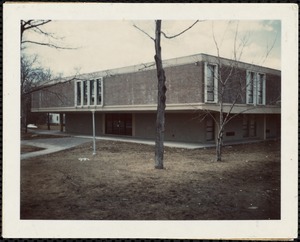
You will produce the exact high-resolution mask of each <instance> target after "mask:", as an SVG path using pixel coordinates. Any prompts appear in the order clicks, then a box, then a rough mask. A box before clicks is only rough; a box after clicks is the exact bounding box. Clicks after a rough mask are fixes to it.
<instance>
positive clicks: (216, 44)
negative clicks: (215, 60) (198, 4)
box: [212, 22, 220, 57]
mask: <svg viewBox="0 0 300 242" xmlns="http://www.w3.org/2000/svg"><path fill="white" fill-rule="evenodd" d="M212 34H213V40H214V43H215V46H216V49H217V55H218V57H220V49H219V45H218V42H217V41H216V37H215V31H214V24H213V22H212Z"/></svg>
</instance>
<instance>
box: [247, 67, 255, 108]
mask: <svg viewBox="0 0 300 242" xmlns="http://www.w3.org/2000/svg"><path fill="white" fill-rule="evenodd" d="M254 82H255V73H254V72H252V71H251V72H248V74H247V103H248V104H252V103H254Z"/></svg>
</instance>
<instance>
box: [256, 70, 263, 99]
mask: <svg viewBox="0 0 300 242" xmlns="http://www.w3.org/2000/svg"><path fill="white" fill-rule="evenodd" d="M264 80H265V75H264V74H258V80H257V104H264Z"/></svg>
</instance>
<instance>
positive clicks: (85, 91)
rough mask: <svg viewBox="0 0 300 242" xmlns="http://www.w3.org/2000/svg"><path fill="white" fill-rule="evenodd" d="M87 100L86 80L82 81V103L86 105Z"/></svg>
mask: <svg viewBox="0 0 300 242" xmlns="http://www.w3.org/2000/svg"><path fill="white" fill-rule="evenodd" d="M87 101H88V82H87V81H84V82H83V105H87Z"/></svg>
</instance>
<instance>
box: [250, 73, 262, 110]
mask: <svg viewBox="0 0 300 242" xmlns="http://www.w3.org/2000/svg"><path fill="white" fill-rule="evenodd" d="M251 73H253V77H254V78H253V79H254V80H253V97H252V101H253V102H249V92H250V85H249V84H250V77H251ZM259 75H263V81H262V103H258V81H259ZM246 85H247V86H246V104H249V105H265V104H266V74H265V73H261V72H255V71H250V70H247V72H246Z"/></svg>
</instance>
